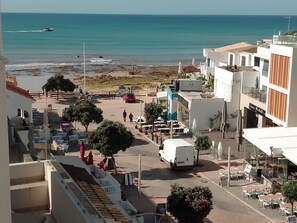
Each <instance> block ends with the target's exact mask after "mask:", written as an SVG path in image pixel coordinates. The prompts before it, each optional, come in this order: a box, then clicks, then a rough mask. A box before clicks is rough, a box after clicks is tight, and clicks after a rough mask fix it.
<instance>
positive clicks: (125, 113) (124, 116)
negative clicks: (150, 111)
mask: <svg viewBox="0 0 297 223" xmlns="http://www.w3.org/2000/svg"><path fill="white" fill-rule="evenodd" d="M126 117H127V112H126V110H124V111H123V119H124V122H125V121H126Z"/></svg>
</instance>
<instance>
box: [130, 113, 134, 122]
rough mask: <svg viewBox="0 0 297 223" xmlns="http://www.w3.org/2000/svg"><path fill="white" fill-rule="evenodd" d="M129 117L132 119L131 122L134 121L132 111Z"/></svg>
mask: <svg viewBox="0 0 297 223" xmlns="http://www.w3.org/2000/svg"><path fill="white" fill-rule="evenodd" d="M129 119H130V123H132V122H133V114H132V112H130V114H129Z"/></svg>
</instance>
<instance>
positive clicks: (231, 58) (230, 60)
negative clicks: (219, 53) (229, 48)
mask: <svg viewBox="0 0 297 223" xmlns="http://www.w3.org/2000/svg"><path fill="white" fill-rule="evenodd" d="M229 65H230V66H233V54H230V56H229Z"/></svg>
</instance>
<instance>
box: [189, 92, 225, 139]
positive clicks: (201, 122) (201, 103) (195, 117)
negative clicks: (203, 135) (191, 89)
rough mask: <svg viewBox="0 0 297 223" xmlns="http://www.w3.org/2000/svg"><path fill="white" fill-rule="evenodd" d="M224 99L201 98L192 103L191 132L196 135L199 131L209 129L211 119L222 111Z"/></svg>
mask: <svg viewBox="0 0 297 223" xmlns="http://www.w3.org/2000/svg"><path fill="white" fill-rule="evenodd" d="M223 101H224V99H223V98H201V99H195V102H191V113H190V120H189V123H190V130H191V132H192V133H193V134H194V133H195V132H197V131H205V130H208V129H209V118H212V117H213V116H214V115H217V114H218V111H222V108H223Z"/></svg>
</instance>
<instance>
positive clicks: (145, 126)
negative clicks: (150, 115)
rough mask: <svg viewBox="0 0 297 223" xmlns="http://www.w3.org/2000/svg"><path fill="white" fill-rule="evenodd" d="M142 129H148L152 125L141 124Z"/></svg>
mask: <svg viewBox="0 0 297 223" xmlns="http://www.w3.org/2000/svg"><path fill="white" fill-rule="evenodd" d="M141 127H142V128H143V129H144V130H149V128H151V127H152V125H142V126H141Z"/></svg>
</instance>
